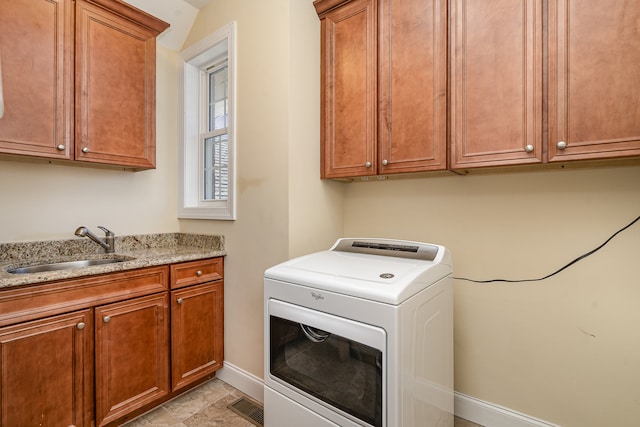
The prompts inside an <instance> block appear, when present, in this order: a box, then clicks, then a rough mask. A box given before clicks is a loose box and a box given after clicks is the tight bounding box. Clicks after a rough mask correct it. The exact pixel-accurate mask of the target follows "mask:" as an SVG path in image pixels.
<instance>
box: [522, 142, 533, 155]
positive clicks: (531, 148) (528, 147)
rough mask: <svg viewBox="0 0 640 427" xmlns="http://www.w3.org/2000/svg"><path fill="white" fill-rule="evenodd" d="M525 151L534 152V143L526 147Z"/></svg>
mask: <svg viewBox="0 0 640 427" xmlns="http://www.w3.org/2000/svg"><path fill="white" fill-rule="evenodd" d="M524 151H526V152H527V153H533V145H531V144H528V145H527V146H526V147H524Z"/></svg>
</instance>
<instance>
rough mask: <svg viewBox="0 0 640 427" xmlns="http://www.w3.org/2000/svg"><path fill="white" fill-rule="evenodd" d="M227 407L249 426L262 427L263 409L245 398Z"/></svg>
mask: <svg viewBox="0 0 640 427" xmlns="http://www.w3.org/2000/svg"><path fill="white" fill-rule="evenodd" d="M227 407H228V408H229V409H231V410H232V411H233V412H235V413H236V414H238V415H240V416H241V417H242V418H244V419H246V420H247V421H249V422H250V423H251V424H254V425H256V426H259V427H262V426H264V409H262V407H261V406H260V405H258V404H256V403H254V402H252V401H251V400H249V399H247V398H246V397H241V398H240V399H238V400H236V401H235V402H233V403H230V404H229V406H227Z"/></svg>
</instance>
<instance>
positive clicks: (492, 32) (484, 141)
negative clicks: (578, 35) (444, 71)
mask: <svg viewBox="0 0 640 427" xmlns="http://www.w3.org/2000/svg"><path fill="white" fill-rule="evenodd" d="M450 13H451V23H452V29H451V96H450V100H451V107H450V108H451V109H450V111H451V138H450V141H451V142H450V144H451V168H452V169H456V168H471V167H479V166H496V165H511V164H527V163H540V162H542V159H543V152H542V151H543V150H542V0H490V1H474V2H470V1H464V0H454V1H452V2H451V11H450Z"/></svg>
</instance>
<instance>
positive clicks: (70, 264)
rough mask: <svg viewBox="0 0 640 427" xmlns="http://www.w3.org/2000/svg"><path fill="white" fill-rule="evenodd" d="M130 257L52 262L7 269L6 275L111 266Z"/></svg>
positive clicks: (128, 259)
mask: <svg viewBox="0 0 640 427" xmlns="http://www.w3.org/2000/svg"><path fill="white" fill-rule="evenodd" d="M132 259H134V258H131V257H117V258H97V259H80V260H75V261H64V262H53V263H47V264H35V265H29V266H25V267H18V268H10V269H7V273H12V274H29V273H42V272H47V271H57V270H67V269H69V268H83V267H91V266H93V265H103V264H113V263H117V262H123V261H130V260H132Z"/></svg>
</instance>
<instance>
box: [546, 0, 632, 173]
mask: <svg viewBox="0 0 640 427" xmlns="http://www.w3.org/2000/svg"><path fill="white" fill-rule="evenodd" d="M638 22H640V3H639V2H637V1H635V2H629V1H626V0H610V1H606V2H603V1H597V0H580V1H575V0H562V1H559V0H549V161H552V162H556V161H565V160H580V159H601V158H611V157H627V156H639V155H640V101H639V94H640V79H639V78H638V76H639V75H640V33H639V32H638Z"/></svg>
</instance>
